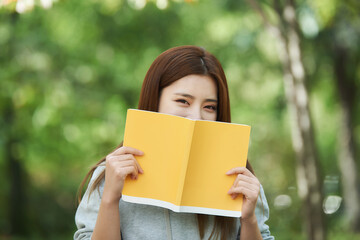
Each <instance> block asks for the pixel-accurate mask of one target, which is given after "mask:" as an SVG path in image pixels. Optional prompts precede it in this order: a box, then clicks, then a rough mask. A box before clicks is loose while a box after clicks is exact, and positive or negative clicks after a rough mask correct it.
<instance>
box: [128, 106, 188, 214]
mask: <svg viewBox="0 0 360 240" xmlns="http://www.w3.org/2000/svg"><path fill="white" fill-rule="evenodd" d="M193 127H194V121H191V120H189V119H185V118H181V117H177V116H171V115H167V114H160V113H155V112H149V111H141V110H133V109H131V110H128V114H127V119H126V127H125V136H124V146H129V147H133V148H136V149H139V150H141V151H143V152H144V155H143V156H136V159H137V161H138V162H139V164H140V165H141V167H142V168H143V170H144V174H139V176H138V179H137V180H132V179H131V178H130V177H129V176H128V177H127V179H126V181H125V186H124V189H123V200H125V201H130V202H136V203H143V204H150V205H156V206H163V207H167V208H170V209H173V210H174V211H175V210H176V208H175V209H174V206H173V205H176V206H179V205H180V200H181V199H180V197H181V192H180V193H179V191H181V189H182V185H183V184H184V177H185V172H184V171H185V170H186V163H187V158H188V154H189V149H190V144H191V137H192V131H193ZM184 164H185V165H184ZM151 199H153V200H154V201H152V200H151ZM166 202H167V203H170V205H169V204H167V203H166Z"/></svg>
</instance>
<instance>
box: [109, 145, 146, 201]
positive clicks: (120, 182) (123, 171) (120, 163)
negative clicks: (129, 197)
mask: <svg viewBox="0 0 360 240" xmlns="http://www.w3.org/2000/svg"><path fill="white" fill-rule="evenodd" d="M143 154H144V153H143V152H142V151H140V150H138V149H135V148H131V147H120V148H118V149H116V150H115V151H114V152H112V153H110V154H109V155H107V156H106V168H105V186H104V192H103V197H102V198H103V199H104V200H106V201H107V202H119V200H120V198H121V195H122V190H123V187H124V182H125V178H126V177H127V175H129V174H131V178H132V179H137V177H138V174H139V173H144V171H143V170H142V168H141V166H140V164H139V163H138V162H137V161H136V159H135V157H134V155H135V156H141V155H143Z"/></svg>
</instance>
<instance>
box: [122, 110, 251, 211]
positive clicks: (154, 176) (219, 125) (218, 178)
mask: <svg viewBox="0 0 360 240" xmlns="http://www.w3.org/2000/svg"><path fill="white" fill-rule="evenodd" d="M249 138H250V126H247V125H242V124H234V123H224V122H216V121H205V120H192V119H188V118H184V117H179V116H173V115H169V114H163V113H157V112H150V111H143V110H135V109H129V110H128V112H127V117H126V125H125V134H124V146H128V147H133V148H136V149H139V150H141V151H143V152H144V155H143V156H136V159H137V161H138V162H139V164H140V165H141V167H142V169H143V170H144V173H143V174H140V175H139V177H138V179H137V180H133V179H131V178H130V177H128V178H127V179H126V180H125V185H124V189H123V195H122V199H123V200H124V201H127V202H133V203H139V204H148V205H154V206H159V207H164V208H168V209H171V210H172V211H175V212H190V213H200V214H209V215H219V216H228V217H240V216H241V207H242V197H237V198H236V199H235V200H233V199H232V198H231V196H230V195H229V194H227V192H228V190H229V189H230V187H231V186H232V184H233V182H234V180H235V178H236V175H233V176H228V175H226V172H227V171H228V170H230V169H231V168H234V167H245V166H246V159H247V154H248V147H249Z"/></svg>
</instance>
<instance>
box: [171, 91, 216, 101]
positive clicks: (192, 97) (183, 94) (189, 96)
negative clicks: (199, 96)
mask: <svg viewBox="0 0 360 240" xmlns="http://www.w3.org/2000/svg"><path fill="white" fill-rule="evenodd" d="M175 95H179V96H183V97H187V98H191V99H194V98H195V97H194V96H193V95H190V94H187V93H175ZM205 101H206V102H215V103H217V102H218V100H216V99H212V98H207V99H205Z"/></svg>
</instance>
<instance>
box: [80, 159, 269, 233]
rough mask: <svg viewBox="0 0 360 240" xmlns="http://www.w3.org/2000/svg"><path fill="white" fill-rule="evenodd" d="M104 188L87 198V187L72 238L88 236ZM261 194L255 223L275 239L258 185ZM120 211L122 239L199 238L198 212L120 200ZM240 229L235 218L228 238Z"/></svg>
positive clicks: (211, 220)
mask: <svg viewBox="0 0 360 240" xmlns="http://www.w3.org/2000/svg"><path fill="white" fill-rule="evenodd" d="M104 168H105V167H103V166H101V167H98V168H97V169H96V170H95V171H94V174H93V176H92V178H91V180H90V183H89V186H91V185H92V183H93V182H94V180H95V179H96V178H97V176H99V174H100V173H101V172H102V171H104ZM103 189H104V179H103V180H102V181H101V183H100V186H99V191H98V190H95V191H93V192H92V193H91V195H90V197H89V187H88V189H87V190H86V192H85V194H84V196H83V198H82V200H81V202H80V205H79V207H78V209H77V211H76V215H75V222H76V226H77V229H78V230H77V231H76V232H75V234H74V240H85V239H91V235H92V232H93V230H94V228H95V223H96V219H97V215H98V212H99V208H100V202H101V196H102V193H103ZM260 195H261V197H259V199H258V201H257V206H256V209H255V215H256V218H257V221H258V226H259V229H260V231H261V235H262V237H263V239H269V240H270V239H274V237H273V236H271V235H270V231H269V227H268V225H266V224H265V222H266V221H267V220H268V218H269V206H268V203H267V201H266V197H265V194H264V190H263V188H262V187H261V188H260ZM119 211H120V219H121V221H120V224H121V226H120V229H121V234H122V237H123V239H125V240H138V239H148V240H152V239H154V240H168V239H173V240H178V239H194V240H196V239H200V235H199V230H198V223H197V214H193V213H177V212H173V211H171V210H167V209H165V208H161V207H156V206H149V205H142V204H136V203H128V202H125V201H123V200H120V202H119ZM213 224H214V216H209V220H208V222H207V225H206V227H205V237H204V239H208V238H209V236H210V234H211V231H212V229H213ZM240 229H241V226H240V219H237V220H236V228H235V229H234V231H232V232H233V234H232V235H233V236H232V237H231V238H230V239H237V237H238V234H239V231H240Z"/></svg>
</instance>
